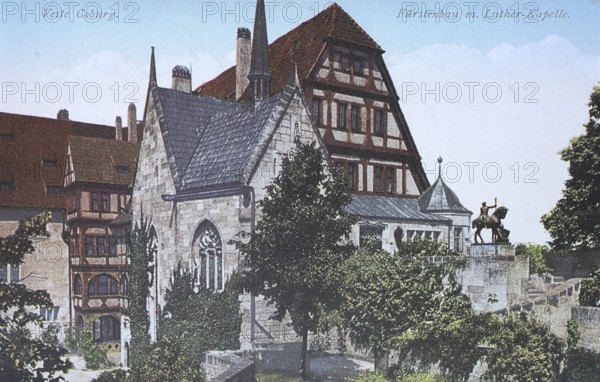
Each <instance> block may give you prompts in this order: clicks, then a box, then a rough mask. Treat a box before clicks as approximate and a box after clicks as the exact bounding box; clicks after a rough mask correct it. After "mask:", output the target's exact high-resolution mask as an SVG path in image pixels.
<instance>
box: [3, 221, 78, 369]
mask: <svg viewBox="0 0 600 382" xmlns="http://www.w3.org/2000/svg"><path fill="white" fill-rule="evenodd" d="M51 217H52V215H51V214H50V212H43V213H41V214H40V215H38V216H35V217H34V218H32V219H29V220H22V221H20V222H19V226H18V228H17V230H16V231H15V233H14V234H13V235H10V236H7V237H3V238H0V265H3V266H6V265H11V266H18V265H20V264H22V263H23V262H24V260H25V256H27V255H29V254H32V253H33V252H34V250H35V248H34V246H33V240H32V239H33V238H35V237H48V236H50V235H49V233H48V231H47V230H46V225H47V224H48V222H49V221H50V219H51ZM49 306H52V300H51V299H50V295H49V294H48V292H46V291H45V290H31V289H29V288H27V287H26V286H25V285H23V284H21V283H17V282H14V283H10V284H9V283H6V282H0V349H2V351H0V381H62V380H64V379H63V378H62V377H54V374H55V373H56V372H58V371H62V372H66V371H67V370H68V369H69V367H70V366H71V364H70V362H69V361H68V360H67V361H65V360H63V359H61V357H62V356H64V355H65V354H67V350H66V349H65V348H63V347H61V346H58V341H57V340H55V339H48V338H44V337H40V338H35V337H33V336H32V334H31V333H30V331H29V330H28V329H27V326H28V325H33V326H38V327H42V326H43V323H42V317H41V316H39V315H38V314H37V313H33V312H32V311H31V308H38V307H49Z"/></svg>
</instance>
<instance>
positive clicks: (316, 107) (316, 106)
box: [312, 98, 323, 127]
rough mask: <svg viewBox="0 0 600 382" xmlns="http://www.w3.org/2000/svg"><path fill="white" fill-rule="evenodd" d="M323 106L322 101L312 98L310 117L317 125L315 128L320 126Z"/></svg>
mask: <svg viewBox="0 0 600 382" xmlns="http://www.w3.org/2000/svg"><path fill="white" fill-rule="evenodd" d="M322 106H323V100H322V99H320V98H313V107H312V116H313V118H314V120H315V122H316V124H317V127H320V126H321V123H322V120H321V108H322Z"/></svg>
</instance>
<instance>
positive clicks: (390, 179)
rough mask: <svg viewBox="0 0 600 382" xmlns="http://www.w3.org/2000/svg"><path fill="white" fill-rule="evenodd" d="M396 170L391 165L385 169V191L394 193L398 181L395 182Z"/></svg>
mask: <svg viewBox="0 0 600 382" xmlns="http://www.w3.org/2000/svg"><path fill="white" fill-rule="evenodd" d="M395 172H396V171H395V169H394V168H391V167H388V168H386V169H385V192H387V193H388V194H392V193H394V188H395V187H394V185H395V183H396V182H394V173H395Z"/></svg>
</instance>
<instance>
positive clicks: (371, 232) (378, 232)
mask: <svg viewBox="0 0 600 382" xmlns="http://www.w3.org/2000/svg"><path fill="white" fill-rule="evenodd" d="M384 228H385V226H383V225H370V224H364V225H361V226H360V227H359V235H360V236H359V237H360V240H359V245H360V246H361V247H364V246H365V245H366V244H367V241H369V242H371V244H375V247H376V248H379V249H381V248H382V235H383V229H384Z"/></svg>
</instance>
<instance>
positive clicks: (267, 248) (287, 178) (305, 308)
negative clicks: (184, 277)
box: [236, 143, 354, 378]
mask: <svg viewBox="0 0 600 382" xmlns="http://www.w3.org/2000/svg"><path fill="white" fill-rule="evenodd" d="M266 191H267V195H266V196H265V198H264V199H263V200H261V201H260V202H259V203H258V205H259V207H260V211H261V213H260V216H261V218H260V220H259V221H258V223H257V225H256V229H255V231H254V232H251V233H242V234H241V238H240V239H241V240H238V241H236V246H237V248H238V249H239V250H240V251H241V253H242V254H243V256H244V259H245V264H246V266H247V270H246V271H245V273H244V275H243V278H244V280H245V282H244V285H245V287H246V288H247V289H249V290H251V291H252V292H253V293H254V294H256V295H258V294H262V295H263V296H265V297H266V298H267V299H268V300H269V301H270V302H271V303H273V304H274V306H275V312H274V318H276V319H279V320H282V319H283V318H284V317H285V315H286V313H288V312H289V314H290V317H291V319H292V324H293V327H294V330H296V332H297V333H299V334H300V335H301V336H302V338H303V341H302V342H303V346H302V350H303V351H302V360H301V370H300V371H301V374H302V377H303V378H304V377H305V376H306V374H305V373H306V361H307V355H306V349H307V334H308V331H315V330H316V329H317V327H318V325H319V322H320V320H321V318H322V316H323V313H324V312H326V311H327V310H330V309H333V308H334V307H337V306H338V304H339V302H340V288H339V286H340V285H341V272H340V267H339V266H340V264H342V263H343V262H344V260H345V259H346V258H347V257H349V256H350V253H351V251H350V250H349V249H348V246H346V245H344V244H343V243H342V241H341V239H342V238H343V237H346V236H347V235H348V234H349V232H350V228H351V225H352V223H353V222H354V219H353V218H352V217H350V216H348V215H347V214H346V213H345V211H344V207H345V206H346V205H347V204H349V203H350V201H351V197H350V196H349V195H348V194H346V192H345V190H344V183H343V179H342V177H341V176H340V174H337V173H334V174H331V173H330V172H329V171H328V169H327V167H326V163H325V158H324V155H323V153H322V152H321V151H320V149H318V148H317V147H316V146H315V144H314V143H312V144H308V143H297V145H296V148H295V149H294V151H293V152H291V153H290V155H289V157H284V158H283V160H282V163H281V172H280V173H279V175H278V176H277V177H276V178H275V180H274V181H273V182H272V183H271V184H270V185H269V186H268V187H267V190H266Z"/></svg>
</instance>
